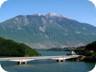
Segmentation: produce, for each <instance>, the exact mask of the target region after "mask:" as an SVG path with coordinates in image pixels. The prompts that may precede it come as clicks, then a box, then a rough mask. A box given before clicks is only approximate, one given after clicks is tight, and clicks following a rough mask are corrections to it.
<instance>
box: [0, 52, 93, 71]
mask: <svg viewBox="0 0 96 72" xmlns="http://www.w3.org/2000/svg"><path fill="white" fill-rule="evenodd" d="M39 52H40V53H41V55H43V56H51V55H65V54H67V53H68V52H66V51H65V52H63V51H62V52H57V51H56V52H55V51H39ZM0 63H1V65H2V67H3V68H4V69H5V70H6V71H9V72H88V71H90V70H91V69H92V68H93V67H94V66H95V63H94V62H74V61H64V62H56V61H55V60H37V61H31V62H28V63H27V64H26V65H17V63H16V62H0Z"/></svg>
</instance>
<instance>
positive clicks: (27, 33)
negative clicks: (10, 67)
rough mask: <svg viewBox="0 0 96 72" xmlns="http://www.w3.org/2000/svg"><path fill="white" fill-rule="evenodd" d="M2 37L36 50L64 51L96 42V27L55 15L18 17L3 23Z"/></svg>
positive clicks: (0, 34) (0, 33) (0, 26)
mask: <svg viewBox="0 0 96 72" xmlns="http://www.w3.org/2000/svg"><path fill="white" fill-rule="evenodd" d="M0 36H1V37H5V38H8V39H13V40H16V41H18V42H23V43H26V44H28V45H29V46H32V47H33V48H56V47H57V48H64V47H74V46H81V45H86V44H88V43H90V42H92V41H94V40H96V27H94V26H92V25H89V24H87V23H81V22H78V21H76V20H72V19H69V18H66V17H64V16H62V15H60V14H56V13H48V14H46V15H42V14H33V15H18V16H16V17H14V18H11V19H9V20H6V21H4V22H2V23H0Z"/></svg>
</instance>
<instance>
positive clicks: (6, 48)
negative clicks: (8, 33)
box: [0, 37, 40, 57]
mask: <svg viewBox="0 0 96 72" xmlns="http://www.w3.org/2000/svg"><path fill="white" fill-rule="evenodd" d="M38 55H40V54H39V53H38V52H37V51H36V50H34V49H32V48H30V47H29V46H27V45H25V44H22V43H17V42H14V41H13V40H7V39H4V38H1V37H0V56H17V57H21V56H38Z"/></svg>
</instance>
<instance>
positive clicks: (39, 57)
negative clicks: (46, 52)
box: [0, 55, 80, 62]
mask: <svg viewBox="0 0 96 72" xmlns="http://www.w3.org/2000/svg"><path fill="white" fill-rule="evenodd" d="M79 56H80V55H66V56H65V55H62V56H32V57H6V58H0V61H14V62H28V61H32V60H46V59H52V60H66V59H71V58H78V57H79Z"/></svg>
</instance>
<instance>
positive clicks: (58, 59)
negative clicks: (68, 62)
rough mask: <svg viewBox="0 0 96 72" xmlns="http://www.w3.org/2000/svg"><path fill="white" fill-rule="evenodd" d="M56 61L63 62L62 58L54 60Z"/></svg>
mask: <svg viewBox="0 0 96 72" xmlns="http://www.w3.org/2000/svg"><path fill="white" fill-rule="evenodd" d="M56 61H57V62H64V60H59V59H58V60H56Z"/></svg>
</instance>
